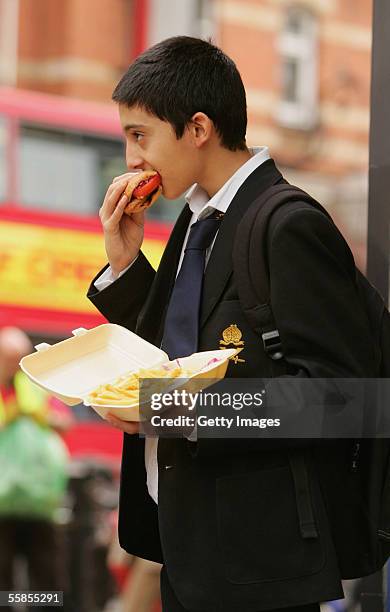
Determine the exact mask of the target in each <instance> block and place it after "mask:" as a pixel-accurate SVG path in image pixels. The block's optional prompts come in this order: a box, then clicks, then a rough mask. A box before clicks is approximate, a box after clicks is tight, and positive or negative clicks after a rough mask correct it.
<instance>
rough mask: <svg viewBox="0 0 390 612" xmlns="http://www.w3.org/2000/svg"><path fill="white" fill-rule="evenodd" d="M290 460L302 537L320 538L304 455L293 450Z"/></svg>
mask: <svg viewBox="0 0 390 612" xmlns="http://www.w3.org/2000/svg"><path fill="white" fill-rule="evenodd" d="M288 458H289V462H290V469H291V472H292V476H293V479H294V489H295V499H296V504H297V511H298V520H299V529H300V532H301V536H302V538H304V539H311V538H318V530H317V525H316V522H315V519H314V514H313V504H312V499H311V492H310V485H309V477H308V473H307V466H306V462H305V457H304V454H303V453H302V451H300V452H295V451H294V450H291V451H289V453H288Z"/></svg>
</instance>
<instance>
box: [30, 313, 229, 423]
mask: <svg viewBox="0 0 390 612" xmlns="http://www.w3.org/2000/svg"><path fill="white" fill-rule="evenodd" d="M72 334H73V337H71V338H68V339H66V340H63V341H62V342H58V343H57V344H53V345H50V344H47V343H42V344H39V345H37V346H36V347H35V348H36V352H35V353H32V354H31V355H27V356H26V357H23V359H22V360H21V361H20V367H21V369H22V370H23V372H24V373H25V374H26V375H27V376H28V377H29V378H30V379H31V380H32V381H33V382H34V383H35V384H37V385H39V386H40V387H42V388H43V389H45V390H46V391H47V392H48V393H50V394H51V395H54V396H55V397H57V398H58V399H60V400H61V401H63V402H64V403H65V404H68V405H69V406H74V405H75V404H79V403H81V402H83V403H84V404H85V405H87V406H91V407H92V408H93V409H94V410H95V411H96V412H97V413H98V414H99V415H100V416H102V417H103V418H105V417H106V415H107V412H110V413H112V414H114V415H116V416H118V417H119V418H121V419H123V420H130V421H133V420H135V421H138V420H139V419H140V413H139V406H138V401H137V402H134V401H133V402H129V405H126V406H119V407H118V406H112V405H110V403H109V402H108V403H107V404H104V405H102V404H101V403H100V404H99V405H96V404H94V403H92V401H91V399H90V397H89V396H90V393H91V392H92V391H94V390H95V389H96V388H97V387H99V386H100V385H105V384H107V383H114V382H115V381H116V380H117V379H118V378H119V377H121V376H127V375H129V374H131V373H132V372H137V371H138V370H140V369H153V368H159V367H160V366H162V365H163V364H170V366H171V367H173V366H174V365H179V366H180V367H182V368H184V369H188V370H190V371H192V372H193V375H192V376H191V377H190V378H189V380H194V382H195V379H196V381H197V386H198V388H199V389H201V388H206V387H207V386H209V384H212V383H211V381H212V380H217V379H220V378H223V377H224V375H225V373H226V369H227V366H228V361H229V359H230V358H231V357H232V356H233V355H235V354H236V352H237V350H236V349H224V350H220V349H217V350H215V351H203V352H199V353H194V354H193V355H190V356H188V357H183V358H179V359H176V360H174V361H173V362H169V357H168V355H167V354H166V353H164V351H162V350H160V349H159V348H157V347H156V346H154V345H153V344H151V343H150V342H147V341H146V340H144V339H143V338H141V337H140V336H137V334H134V333H133V332H131V331H129V330H128V329H126V328H125V327H121V326H120V325H115V324H112V323H106V324H103V325H99V326H98V327H94V328H93V329H90V330H86V329H84V328H79V329H75V330H74V331H73V332H72ZM168 367H169V366H168Z"/></svg>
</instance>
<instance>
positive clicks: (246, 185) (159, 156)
mask: <svg viewBox="0 0 390 612" xmlns="http://www.w3.org/2000/svg"><path fill="white" fill-rule="evenodd" d="M113 99H114V100H115V101H116V102H117V103H118V105H119V114H120V119H121V123H122V127H123V131H124V133H125V136H126V162H127V167H128V169H129V171H130V170H149V169H154V170H157V171H158V172H159V174H160V175H161V177H162V187H163V194H164V196H165V197H166V198H168V199H174V198H177V197H178V196H179V195H180V194H182V193H183V192H185V191H186V190H188V189H189V188H190V187H191V186H192V185H194V186H193V187H192V188H191V190H190V191H189V193H187V194H186V199H187V204H186V206H185V207H184V209H183V211H182V213H181V214H180V216H179V219H178V221H177V222H176V224H175V227H174V229H173V231H172V234H171V237H170V240H169V242H168V244H167V246H166V249H165V252H164V255H163V258H162V260H161V263H160V266H159V269H158V271H157V272H155V271H154V270H153V268H152V267H151V266H150V264H149V263H148V262H147V260H146V258H145V256H144V255H143V253H142V251H141V246H142V241H143V224H144V214H145V213H144V212H141V213H137V214H133V215H132V216H131V217H129V216H127V215H124V214H123V211H124V208H125V207H126V205H127V198H126V196H124V195H123V192H124V189H125V187H126V183H127V178H128V175H123V176H120V177H117V178H115V179H114V181H113V183H112V184H111V185H110V187H109V188H108V191H107V194H106V197H105V199H104V202H103V205H102V207H101V209H100V218H101V221H102V225H103V229H104V238H105V246H106V251H107V256H108V261H109V264H108V265H107V266H106V268H105V269H104V270H103V271H102V273H99V274H98V275H97V277H96V278H95V279H94V281H93V282H92V284H91V287H90V290H89V294H88V295H89V298H90V299H91V300H92V302H93V303H94V304H95V305H96V306H97V307H98V308H99V310H100V311H101V312H102V313H103V314H104V315H105V316H106V317H107V318H108V319H109V320H110V321H111V322H113V323H119V324H121V325H124V326H125V327H128V328H129V329H131V330H133V331H135V332H136V333H137V334H139V335H140V336H142V337H144V338H145V339H146V340H148V341H150V342H152V343H153V344H155V345H156V346H162V348H163V349H164V350H166V352H167V353H168V354H169V356H170V358H175V357H177V356H179V355H180V356H184V355H185V354H190V353H192V352H194V351H196V350H199V351H202V350H212V349H214V350H215V349H218V348H219V346H220V344H219V342H220V339H221V338H222V334H223V331H224V330H226V329H227V328H229V326H230V325H232V324H234V325H236V326H237V327H238V329H239V330H240V333H241V334H242V339H243V341H244V349H243V350H242V351H241V353H240V358H241V359H240V360H238V361H237V360H236V361H231V362H229V368H228V372H227V376H228V377H239V378H248V377H260V378H261V377H271V376H272V373H273V369H272V367H271V365H270V361H271V360H270V359H269V357H268V356H267V355H266V354H265V352H264V350H263V348H262V346H261V342H260V340H259V338H258V336H257V335H256V334H255V333H254V331H253V330H252V329H251V327H250V325H249V323H248V322H247V320H246V318H245V315H244V313H243V312H242V309H241V306H240V302H239V299H238V293H237V288H236V284H235V279H234V274H233V270H232V259H231V250H232V245H233V241H234V236H235V231H236V228H237V225H238V222H239V221H240V219H241V218H242V215H243V214H244V213H245V210H246V209H247V208H248V207H249V206H250V204H251V203H252V202H253V201H254V200H255V199H256V198H258V197H259V196H260V195H261V194H262V193H263V192H264V191H265V190H266V189H267V188H269V187H271V186H272V185H276V184H278V183H281V182H284V181H283V177H282V175H281V174H280V172H279V171H278V170H277V168H276V166H275V164H274V162H273V160H272V159H270V157H269V152H268V149H267V148H266V147H259V148H256V149H248V147H247V146H246V141H245V134H246V124H247V117H246V101H245V90H244V87H243V84H242V81H241V77H240V75H239V73H238V71H237V69H236V66H235V65H234V63H233V61H232V60H231V59H230V58H228V57H227V56H226V55H225V54H224V53H223V52H222V51H221V50H220V49H218V48H217V47H215V46H213V45H212V44H210V43H209V42H205V41H202V40H198V39H195V38H190V37H175V38H171V39H168V40H165V41H163V42H161V43H159V44H157V45H155V46H154V47H152V48H151V49H149V50H147V51H145V52H144V53H143V54H142V55H141V56H140V57H138V58H137V59H136V60H135V62H134V63H133V64H132V65H131V66H130V68H129V69H128V71H127V72H126V74H125V75H124V76H123V78H122V79H121V81H120V82H119V83H118V85H117V87H116V89H115V91H114V94H113ZM157 206H158V204H157ZM216 213H218V214H216ZM222 217H223V218H222ZM221 219H222V220H221ZM205 221H206V223H205ZM207 223H208V224H209V228H210V231H209V230H207V231H209V234H208V236H207V239H206V238H205V237H204V235H205V234H202V237H201V238H199V240H200V241H201V242H202V241H203V242H202V247H201V248H202V249H203V251H204V259H203V263H202V265H203V269H204V268H205V272H204V277H203V278H202V279H201V280H200V281H199V278H198V274H197V273H196V271H195V267H196V266H198V265H199V263H197V264H196V266H195V264H194V263H193V264H189V261H190V258H189V257H188V256H187V255H188V253H189V252H190V251H191V249H193V248H194V247H193V244H192V242H193V240H194V235H195V233H197V235H200V233H201V232H202V231H203V230H200V227H203V228H205V227H206V224H207ZM195 224H196V226H195ZM190 228H192V229H191V230H190ZM199 232H200V233H199ZM206 233H207V232H206ZM186 247H188V250H187V251H185V248H186ZM268 252H269V267H270V274H271V303H272V309H273V313H274V316H275V319H276V322H277V325H278V329H279V332H280V336H281V340H282V344H283V351H284V360H283V367H284V370H283V371H284V372H285V373H288V374H289V375H293V376H311V377H361V376H367V375H368V372H370V371H372V370H371V368H372V364H371V363H370V361H369V356H368V355H367V351H366V350H365V346H367V343H369V342H370V335H369V330H368V324H367V321H366V317H365V315H364V313H363V311H362V309H361V307H360V305H359V304H358V299H357V294H356V288H355V285H354V281H353V274H354V267H353V259H352V256H351V254H350V251H349V249H348V247H347V245H346V243H345V242H344V240H343V238H342V237H341V235H340V234H339V233H338V232H337V230H336V229H335V227H334V226H333V225H332V223H331V222H330V221H329V220H328V219H327V217H326V216H325V215H324V214H323V213H321V212H319V211H318V210H314V209H312V208H311V207H310V206H309V205H308V204H305V203H303V202H302V203H301V204H299V203H298V204H297V205H295V207H294V208H293V209H291V211H290V212H289V214H288V215H284V216H281V215H280V214H278V212H277V213H276V214H275V215H274V217H273V219H272V223H271V227H270V231H269V249H268ZM192 256H193V255H192ZM192 261H194V260H192ZM197 261H199V260H197ZM191 265H192V266H193V268H192V270H193V271H192V272H191ZM191 273H192V277H191ZM199 282H201V283H202V285H201V286H200V289H199ZM176 289H178V290H177V291H176ZM200 290H201V296H200V298H199V291H200ZM180 300H181V301H180ZM319 303H320V304H321V306H320V308H319V307H318V304H319ZM351 305H353V308H352V309H351ZM183 351H185V352H184V353H183ZM111 422H112V424H113V425H115V426H117V427H119V428H120V429H122V431H124V432H125V436H124V448H123V460H122V479H121V495H120V520H119V538H120V542H121V545H122V547H123V548H125V549H126V550H127V551H128V552H129V553H132V554H135V555H138V556H140V557H143V558H146V559H151V560H153V561H157V562H161V563H163V564H164V567H163V570H162V572H161V592H162V600H163V609H164V612H168V611H169V612H176V611H186V610H187V611H194V612H195V611H197V612H215V611H221V612H222V611H223V612H233V611H236V612H249V611H251V612H257V611H260V610H279V609H283V610H294V611H297V610H300V611H301V610H302V611H306V612H312V611H315V610H319V604H318V602H319V601H324V600H329V599H337V598H340V597H342V596H343V593H342V588H341V582H340V575H339V570H338V564H337V555H336V552H335V546H334V544H335V543H334V539H333V537H332V533H333V525H331V524H330V520H329V517H328V515H327V510H326V506H325V503H324V500H323V497H322V494H321V491H320V487H319V483H318V478H317V477H316V473H315V470H314V468H313V461H312V458H311V454H310V451H311V447H310V443H309V442H307V444H306V445H303V446H302V445H301V446H299V445H296V447H295V445H294V440H291V441H288V442H289V443H287V444H286V441H285V440H277V439H274V440H267V441H265V440H261V439H253V440H248V439H246V440H233V439H230V440H229V439H224V440H221V439H219V440H214V439H208V440H207V439H198V440H196V441H193V440H192V439H189V440H187V439H169V438H160V440H159V441H158V448H156V447H157V440H155V439H151V438H149V439H146V443H145V440H143V439H140V438H139V437H138V435H136V434H137V431H138V425H137V424H136V423H125V422H121V421H120V420H119V419H115V418H114V417H112V418H111ZM265 442H267V445H266V444H265ZM292 453H297V454H298V455H299V456H300V457H301V458H302V457H303V460H304V462H305V465H306V469H307V472H306V476H307V482H308V483H309V484H308V485H307V486H308V489H307V491H306V492H305V495H307V497H306V498H305V499H308V500H309V504H310V506H311V511H312V513H313V515H314V519H315V522H316V530H315V533H314V534H311V535H309V537H306V536H302V534H301V531H300V523H299V516H298V515H299V510H297V508H298V493H297V491H296V488H295V487H294V479H293V477H292V469H291V464H290V459H291V454H292ZM156 454H157V455H158V460H157V459H156Z"/></svg>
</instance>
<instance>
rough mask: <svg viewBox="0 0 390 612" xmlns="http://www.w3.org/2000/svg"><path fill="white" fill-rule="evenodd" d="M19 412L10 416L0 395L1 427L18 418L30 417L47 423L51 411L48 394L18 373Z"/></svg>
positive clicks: (17, 395) (16, 393)
mask: <svg viewBox="0 0 390 612" xmlns="http://www.w3.org/2000/svg"><path fill="white" fill-rule="evenodd" d="M14 388H15V395H16V404H17V412H16V414H13V415H9V414H8V413H7V407H6V405H5V402H4V400H3V398H2V396H1V393H0V425H5V424H6V423H7V422H8V421H10V420H13V419H14V418H17V417H18V416H21V415H23V416H30V417H31V418H34V419H35V420H37V421H38V422H40V423H42V424H43V423H46V422H47V414H48V410H49V397H48V395H47V393H46V392H45V391H44V390H43V389H41V388H40V387H38V386H37V385H34V384H33V383H32V382H30V380H29V379H28V378H27V376H26V375H25V374H24V373H23V372H17V373H16V374H15V377H14Z"/></svg>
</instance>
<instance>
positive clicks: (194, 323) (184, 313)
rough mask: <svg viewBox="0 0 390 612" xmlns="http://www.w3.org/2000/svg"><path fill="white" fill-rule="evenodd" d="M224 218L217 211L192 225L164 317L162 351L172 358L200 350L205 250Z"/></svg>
mask: <svg viewBox="0 0 390 612" xmlns="http://www.w3.org/2000/svg"><path fill="white" fill-rule="evenodd" d="M222 217H223V213H218V212H217V211H216V212H215V213H213V214H212V215H210V216H209V217H207V218H205V219H201V220H199V221H197V222H196V223H194V224H193V225H192V226H191V229H190V233H189V236H188V241H187V245H186V247H185V250H184V257H183V261H182V264H181V268H180V271H179V274H178V275H177V278H176V281H175V285H174V287H173V291H172V295H171V299H170V301H169V305H168V310H167V314H166V318H165V325H164V333H163V340H162V344H161V348H162V350H163V351H165V352H166V353H167V354H168V356H169V358H170V359H176V358H177V357H186V356H187V355H191V354H192V353H195V352H196V351H197V348H198V335H199V310H200V302H201V297H202V285H203V273H204V267H205V258H206V250H207V249H208V247H209V246H210V245H211V243H212V241H213V239H214V237H215V234H216V233H217V230H218V228H219V225H220V223H221V220H222Z"/></svg>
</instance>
